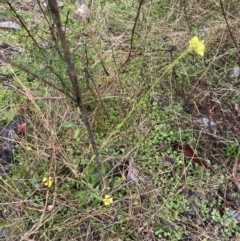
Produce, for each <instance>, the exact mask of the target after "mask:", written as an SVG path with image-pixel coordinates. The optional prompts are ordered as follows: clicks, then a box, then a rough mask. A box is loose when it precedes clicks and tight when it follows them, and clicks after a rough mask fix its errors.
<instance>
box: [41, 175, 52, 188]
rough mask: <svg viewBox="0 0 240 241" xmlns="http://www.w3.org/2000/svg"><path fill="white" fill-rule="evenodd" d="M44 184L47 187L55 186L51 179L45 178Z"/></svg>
mask: <svg viewBox="0 0 240 241" xmlns="http://www.w3.org/2000/svg"><path fill="white" fill-rule="evenodd" d="M43 184H44V185H45V186H46V187H51V186H52V184H53V180H52V178H51V177H44V178H43Z"/></svg>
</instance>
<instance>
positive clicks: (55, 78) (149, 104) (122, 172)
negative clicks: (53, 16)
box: [0, 0, 240, 241]
mask: <svg viewBox="0 0 240 241" xmlns="http://www.w3.org/2000/svg"><path fill="white" fill-rule="evenodd" d="M88 3H89V4H91V10H92V11H93V20H92V21H91V23H84V24H82V23H79V22H76V21H74V20H73V19H72V16H73V11H74V5H73V3H72V2H70V1H66V2H65V6H64V8H63V9H61V12H62V21H63V22H64V21H66V20H68V21H67V22H66V26H67V30H66V33H67V37H68V39H69V46H70V48H71V50H72V53H73V60H74V62H75V66H76V69H77V74H78V77H79V83H80V86H81V89H82V91H83V97H84V103H85V106H86V108H87V110H88V117H89V120H90V123H91V127H92V130H93V133H94V135H95V137H96V141H97V144H98V146H99V147H101V145H102V143H103V142H105V141H106V140H108V136H109V135H110V134H111V133H112V132H113V130H114V129H115V128H116V126H118V124H119V123H121V121H122V120H123V118H125V116H126V115H127V114H128V113H129V111H130V110H131V109H132V107H133V106H134V104H136V103H137V102H138V101H139V99H140V98H141V97H142V96H143V94H144V93H145V92H146V91H147V90H148V89H149V87H150V86H151V84H152V83H153V82H154V81H155V80H156V78H158V77H159V76H160V75H161V73H162V72H163V70H164V69H165V68H166V66H168V65H169V64H170V63H172V62H173V60H174V59H175V58H176V57H177V56H178V55H179V54H180V53H182V52H183V51H184V50H185V49H186V48H187V47H188V41H189V39H190V38H191V37H192V36H194V35H198V36H199V37H200V38H201V39H204V40H205V43H206V49H207V51H206V54H205V56H204V58H201V57H199V56H196V55H195V54H190V55H188V56H187V57H186V58H185V59H184V60H183V61H181V62H180V63H179V64H178V65H177V66H175V67H174V69H173V70H172V71H171V73H169V74H168V76H166V78H165V79H164V80H163V81H162V82H161V83H160V84H159V85H158V86H157V87H156V89H155V90H154V93H152V95H151V97H149V99H148V100H146V101H145V102H144V104H143V105H141V106H140V107H139V108H138V109H137V110H136V111H135V112H134V113H133V115H132V116H131V117H130V119H129V120H128V121H127V122H126V123H125V125H124V126H123V127H122V128H120V129H119V131H118V132H117V133H116V135H114V136H112V137H111V138H110V139H109V140H108V142H107V143H106V145H105V146H104V148H102V149H101V150H100V158H101V162H102V170H103V176H104V188H103V189H102V190H100V189H99V176H98V173H97V170H96V167H95V164H94V162H93V161H92V155H93V154H92V148H91V145H90V143H89V140H88V138H87V132H86V129H85V127H84V125H83V123H82V121H81V118H80V113H79V111H78V110H77V109H76V107H75V104H74V103H72V101H71V100H70V99H68V98H64V99H45V97H59V96H60V97H62V96H63V94H62V93H61V92H59V91H57V90H56V89H54V88H52V87H50V86H48V85H46V84H44V83H42V82H41V81H40V80H37V79H36V80H34V81H33V82H27V80H26V78H27V74H24V73H22V72H20V73H17V72H16V71H17V69H15V68H13V67H11V66H8V67H6V66H4V67H0V73H1V72H4V73H11V72H15V73H16V75H15V76H14V79H13V80H9V81H10V82H11V84H12V85H13V86H15V87H17V88H15V89H10V90H7V91H6V90H5V89H3V90H0V91H1V92H0V93H1V95H2V97H1V105H0V106H1V108H2V109H3V108H4V107H5V106H9V107H10V114H9V113H6V111H5V109H4V111H2V112H1V113H2V115H3V118H2V119H1V120H0V121H1V124H2V123H5V122H4V121H5V119H8V120H10V119H11V118H12V117H13V116H14V114H15V113H17V112H19V111H21V112H24V113H25V115H26V116H27V120H28V121H27V133H26V136H22V137H19V144H18V146H17V150H16V153H17V155H16V159H17V161H18V162H17V163H15V164H13V165H11V172H10V173H8V174H7V175H6V176H3V177H1V179H0V192H1V193H0V194H1V198H0V202H1V225H0V240H22V241H23V240H44V241H45V240H46V241H47V240H79V241H80V240H82V241H85V240H94V241H95V240H102V241H110V240H111V241H112V240H113V241H121V240H124V241H125V240H143V241H144V240H146V241H157V240H161V241H165V240H166V241H167V240H172V241H174V240H196V241H197V240H219V241H220V240H238V239H239V235H238V233H239V227H238V224H237V222H236V219H235V218H233V217H232V216H231V215H230V214H228V210H229V209H234V210H239V207H240V203H239V201H238V199H239V198H238V197H239V194H238V191H237V189H236V187H235V185H234V183H233V180H232V176H231V173H232V166H233V164H234V162H235V161H236V159H237V158H238V153H237V151H235V152H234V151H232V152H233V153H231V154H229V152H230V149H231V148H232V149H233V150H235V149H234V148H236V147H238V143H239V139H240V136H239V124H238V122H239V120H238V118H239V117H238V116H237V115H236V112H235V111H234V103H238V102H239V100H240V98H239V90H238V85H239V79H238V78H234V77H231V75H232V70H233V67H234V66H236V65H239V64H238V63H239V58H238V54H239V50H238V49H237V48H236V46H235V45H234V43H233V40H232V36H231V35H230V33H229V31H228V29H227V26H226V22H225V20H224V17H223V14H222V10H221V8H220V3H219V1H205V0H201V1H195V0H191V1H186V3H184V1H183V2H181V1H177V0H171V1H165V2H164V1H149V2H146V3H145V4H144V5H143V6H142V8H141V12H140V17H139V20H138V24H137V26H136V30H135V33H134V35H133V36H134V40H133V49H132V51H131V58H130V60H129V61H128V62H127V63H126V64H125V65H124V67H123V66H122V65H123V63H124V62H125V61H126V59H127V56H128V53H129V46H130V41H131V36H132V29H133V26H134V23H135V17H136V12H137V8H138V3H137V1H136V2H135V1H120V0H119V1H104V2H103V1H101V2H100V1H92V2H88ZM13 6H14V7H15V8H16V9H18V10H19V13H20V16H21V17H22V18H23V19H24V21H25V22H26V26H27V27H28V28H29V29H31V31H32V33H33V37H34V38H35V39H36V41H37V43H38V44H39V46H44V49H43V50H41V49H38V48H37V46H36V45H35V44H34V43H33V42H32V40H31V39H30V38H29V37H24V36H26V35H27V34H26V32H24V31H21V32H14V31H11V30H2V29H0V34H1V35H0V43H1V42H8V43H11V44H13V45H15V46H19V45H20V46H21V47H22V49H23V50H24V51H22V52H21V62H22V63H24V64H26V63H28V67H29V70H30V71H31V72H34V73H36V74H38V75H40V76H41V77H42V78H47V80H48V81H50V82H51V83H53V84H54V85H56V86H57V87H58V88H59V89H62V90H66V91H67V92H68V93H69V94H71V92H70V90H69V89H70V85H69V83H68V77H67V71H66V67H65V63H64V60H63V58H61V57H60V55H59V54H58V51H59V49H60V48H59V47H58V45H57V44H56V42H55V41H53V36H52V35H51V33H50V30H49V28H48V27H47V26H48V25H49V24H48V23H47V22H46V20H45V17H47V18H48V19H50V17H49V16H48V15H47V13H45V16H44V14H43V13H42V12H41V11H40V9H39V6H37V5H36V3H33V1H21V2H20V1H14V2H13ZM224 6H225V11H226V16H227V18H228V22H229V25H230V27H231V29H232V33H233V36H234V38H235V39H236V41H237V45H238V48H239V43H238V39H239V37H240V31H239V29H240V28H239V18H240V16H239V12H240V11H239V9H240V4H239V3H238V1H236V0H235V1H234V0H232V1H228V2H226V3H224ZM1 9H3V10H4V18H6V19H12V20H16V19H17V18H16V17H14V16H12V14H11V13H10V11H9V10H8V9H7V5H3V4H0V11H1ZM68 11H69V15H67V13H68ZM34 31H35V32H34ZM23 40H24V41H23ZM20 42H21V43H20ZM49 46H52V47H51V48H49ZM11 59H12V58H11ZM13 59H15V60H16V61H18V62H19V57H18V55H15V57H13ZM101 61H102V62H103V64H104V66H105V67H106V69H107V71H108V73H109V75H106V73H105V72H104V69H103V67H102V64H101ZM46 66H50V67H51V68H48V67H46ZM12 68H13V69H12ZM28 74H29V73H28ZM59 76H60V78H59ZM0 78H1V76H0ZM60 79H61V80H62V81H63V82H62V83H61V81H60ZM17 89H18V90H17ZM19 90H20V91H19ZM153 96H154V97H153ZM38 97H41V98H38ZM43 97H44V98H43ZM199 115H201V116H205V117H209V118H210V117H211V118H212V119H213V121H214V123H215V124H216V130H217V131H216V132H211V130H210V129H209V128H201V127H199V125H198V124H197V122H196V120H198V118H199ZM4 118H5V119H4ZM176 142H177V143H181V144H189V143H191V144H193V146H194V148H195V149H196V152H197V153H198V155H199V156H201V157H202V158H204V159H205V160H208V161H209V162H210V163H211V165H212V166H213V167H214V170H215V173H210V172H208V171H206V170H205V169H203V168H202V167H200V166H196V165H194V163H193V162H191V161H189V159H187V158H184V157H183V155H182V154H181V153H179V152H177V150H175V149H174V148H173V144H175V143H176ZM226 149H227V150H228V152H227V151H226ZM232 149H231V150H232ZM163 159H164V160H165V159H171V160H173V161H174V164H173V165H169V166H164V165H163V164H164V163H163V161H161V160H163ZM133 160H134V163H135V165H136V168H137V171H136V170H135V171H136V173H137V174H136V175H137V177H138V179H139V181H138V183H137V184H136V185H134V184H131V183H129V180H125V179H124V177H129V166H130V163H131V161H133ZM48 175H49V176H51V177H52V178H53V180H54V184H53V186H52V187H50V188H47V187H45V186H44V185H43V184H42V179H43V177H44V176H48ZM219 191H221V192H222V193H224V196H220V195H219V193H220V192H219ZM105 194H109V195H111V196H112V197H113V199H114V202H113V204H112V205H110V206H108V207H105V206H104V204H103V202H102V201H101V198H102V197H104V195H105ZM230 196H231V197H232V198H230Z"/></svg>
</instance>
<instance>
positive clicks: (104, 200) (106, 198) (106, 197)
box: [103, 195, 113, 206]
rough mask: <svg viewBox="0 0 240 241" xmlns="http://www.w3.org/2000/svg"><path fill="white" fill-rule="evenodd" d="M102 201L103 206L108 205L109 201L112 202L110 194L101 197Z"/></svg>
mask: <svg viewBox="0 0 240 241" xmlns="http://www.w3.org/2000/svg"><path fill="white" fill-rule="evenodd" d="M103 203H104V205H105V206H109V205H110V204H111V203H113V198H112V197H111V196H110V195H105V197H104V198H103Z"/></svg>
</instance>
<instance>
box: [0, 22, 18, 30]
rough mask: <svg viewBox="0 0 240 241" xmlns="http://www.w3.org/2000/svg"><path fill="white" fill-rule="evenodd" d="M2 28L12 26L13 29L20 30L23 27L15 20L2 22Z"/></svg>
mask: <svg viewBox="0 0 240 241" xmlns="http://www.w3.org/2000/svg"><path fill="white" fill-rule="evenodd" d="M0 28H11V29H16V30H19V29H21V28H22V27H21V26H20V25H19V24H17V23H15V22H12V21H5V22H0Z"/></svg>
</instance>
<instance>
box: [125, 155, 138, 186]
mask: <svg viewBox="0 0 240 241" xmlns="http://www.w3.org/2000/svg"><path fill="white" fill-rule="evenodd" d="M130 159H131V161H130V162H129V167H128V174H127V181H128V182H133V183H135V184H136V183H137V182H138V180H139V178H138V176H139V170H138V168H137V165H136V163H135V161H134V159H133V157H130Z"/></svg>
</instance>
